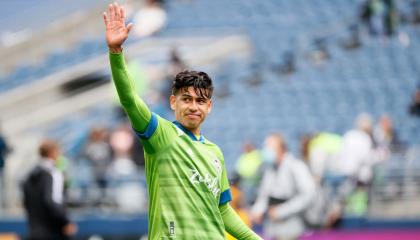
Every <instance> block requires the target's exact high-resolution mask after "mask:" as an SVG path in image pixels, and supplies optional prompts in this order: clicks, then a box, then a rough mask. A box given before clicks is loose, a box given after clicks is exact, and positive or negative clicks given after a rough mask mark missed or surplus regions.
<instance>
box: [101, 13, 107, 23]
mask: <svg viewBox="0 0 420 240" xmlns="http://www.w3.org/2000/svg"><path fill="white" fill-rule="evenodd" d="M102 16H103V17H104V23H105V26H106V25H107V22H108V20H107V17H106V12H103V13H102Z"/></svg>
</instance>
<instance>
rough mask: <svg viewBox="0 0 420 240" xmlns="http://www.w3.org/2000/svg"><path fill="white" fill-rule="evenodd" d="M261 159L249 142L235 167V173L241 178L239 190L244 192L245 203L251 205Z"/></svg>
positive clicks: (254, 194) (254, 195)
mask: <svg viewBox="0 0 420 240" xmlns="http://www.w3.org/2000/svg"><path fill="white" fill-rule="evenodd" d="M261 163H262V159H261V154H260V152H259V151H258V150H257V149H256V148H255V147H254V145H252V144H251V143H249V142H246V143H245V144H244V147H243V153H242V155H241V156H240V157H239V159H238V161H237V165H236V172H237V173H238V174H239V177H240V178H241V180H242V181H241V189H243V190H244V192H245V197H246V199H245V200H246V202H247V203H249V204H251V203H253V202H254V200H255V198H256V189H257V187H258V186H257V185H258V183H259V180H260V174H259V173H260V171H259V170H260V167H261Z"/></svg>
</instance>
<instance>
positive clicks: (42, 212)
mask: <svg viewBox="0 0 420 240" xmlns="http://www.w3.org/2000/svg"><path fill="white" fill-rule="evenodd" d="M39 154H40V156H41V161H40V163H39V164H38V165H37V166H36V167H35V168H34V169H33V170H32V171H31V172H30V174H29V175H28V177H27V179H26V180H25V181H24V183H23V197H24V202H23V203H24V207H25V210H26V214H27V218H28V224H29V239H30V240H41V239H42V240H50V239H51V240H53V239H54V240H61V239H69V238H70V236H71V235H73V234H74V233H75V232H76V231H77V227H76V225H74V224H72V223H71V222H70V220H69V218H68V216H67V214H66V211H65V208H64V206H63V187H64V178H63V174H62V173H61V172H60V171H59V170H58V169H57V168H56V167H55V163H56V161H57V160H58V158H59V156H60V149H59V146H58V144H57V143H56V142H54V141H52V140H45V141H43V142H42V143H41V145H40V147H39Z"/></svg>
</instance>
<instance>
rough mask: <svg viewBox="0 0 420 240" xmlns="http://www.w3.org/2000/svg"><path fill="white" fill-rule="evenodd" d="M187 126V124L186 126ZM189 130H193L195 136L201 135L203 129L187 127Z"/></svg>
mask: <svg viewBox="0 0 420 240" xmlns="http://www.w3.org/2000/svg"><path fill="white" fill-rule="evenodd" d="M184 127H185V126H184ZM185 128H186V129H187V130H188V131H190V132H192V133H193V134H194V135H195V136H200V135H201V131H200V128H194V129H190V128H187V127H185Z"/></svg>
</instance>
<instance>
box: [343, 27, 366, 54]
mask: <svg viewBox="0 0 420 240" xmlns="http://www.w3.org/2000/svg"><path fill="white" fill-rule="evenodd" d="M349 35H350V36H349V37H348V38H347V39H345V40H344V41H343V43H342V46H343V47H344V49H347V50H353V49H357V48H359V47H360V46H361V45H362V40H361V37H360V27H359V25H358V24H351V25H350V26H349Z"/></svg>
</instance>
